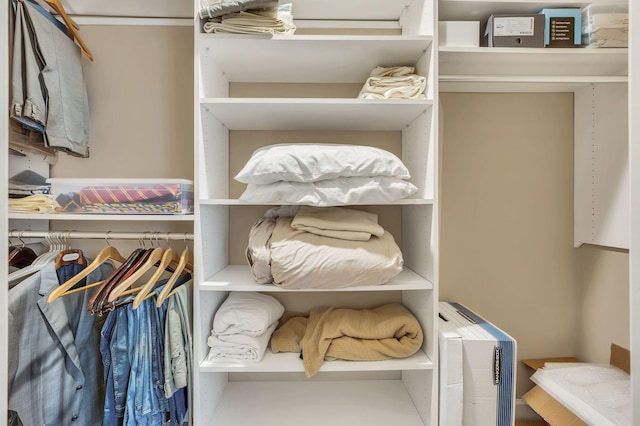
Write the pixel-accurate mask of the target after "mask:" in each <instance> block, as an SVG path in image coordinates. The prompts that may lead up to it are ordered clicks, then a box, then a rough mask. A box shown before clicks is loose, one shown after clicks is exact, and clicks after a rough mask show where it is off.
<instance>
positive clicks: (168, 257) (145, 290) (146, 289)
mask: <svg viewBox="0 0 640 426" xmlns="http://www.w3.org/2000/svg"><path fill="white" fill-rule="evenodd" d="M179 262H180V256H179V255H178V252H176V251H175V250H173V249H171V248H168V249H167V250H165V251H164V255H163V256H162V260H160V264H159V265H158V269H157V270H156V271H155V273H154V274H153V275H152V276H151V278H149V280H148V281H147V282H146V283H145V284H144V285H143V286H142V287H138V288H137V290H139V291H138V292H137V293H138V294H136V297H135V299H133V309H137V308H138V306H140V304H141V303H142V302H143V301H144V300H145V299H148V298H149V297H151V296H152V295H154V294H155V292H153V291H151V290H152V289H153V286H154V285H155V284H156V283H157V282H158V279H159V278H160V276H161V275H162V274H163V273H164V272H165V271H166V269H167V266H169V265H170V264H172V263H173V264H179Z"/></svg>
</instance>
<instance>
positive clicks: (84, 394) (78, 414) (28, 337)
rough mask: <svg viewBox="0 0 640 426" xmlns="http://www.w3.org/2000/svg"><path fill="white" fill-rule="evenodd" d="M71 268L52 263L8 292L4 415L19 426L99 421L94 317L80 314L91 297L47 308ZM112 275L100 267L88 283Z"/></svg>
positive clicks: (75, 296)
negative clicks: (6, 411) (6, 405)
mask: <svg viewBox="0 0 640 426" xmlns="http://www.w3.org/2000/svg"><path fill="white" fill-rule="evenodd" d="M77 267H78V266H77V265H66V266H63V267H61V268H60V269H58V270H56V268H55V264H54V262H49V263H48V264H46V265H45V266H44V267H43V268H42V269H41V270H40V271H39V272H36V273H34V274H33V275H31V276H30V277H28V278H26V279H25V280H24V281H22V282H21V283H20V284H18V285H16V286H15V287H13V288H12V289H10V290H9V296H8V298H9V300H8V303H9V323H8V329H9V341H10V342H11V345H10V346H9V348H8V352H9V409H11V410H14V411H15V412H16V413H17V414H18V416H19V417H20V419H21V420H22V422H23V423H24V424H25V425H73V424H78V425H98V424H100V422H101V420H102V410H101V408H102V401H103V399H104V397H103V390H102V389H103V388H102V365H101V362H100V352H99V346H98V343H99V341H98V338H99V337H98V336H99V333H98V328H97V323H96V321H97V317H94V316H92V315H90V314H89V312H87V310H86V306H87V303H88V301H89V297H90V296H91V292H87V291H84V292H79V293H75V294H71V295H68V296H66V297H63V298H59V299H57V300H55V301H53V302H52V303H47V297H48V295H49V293H50V292H51V291H53V290H54V289H55V288H56V287H58V285H59V284H60V283H61V282H64V281H65V280H66V279H68V278H70V277H71V276H73V275H75V273H76V271H77ZM112 271H113V266H112V265H110V264H108V263H105V264H103V265H101V266H100V267H99V268H98V269H96V270H95V271H93V272H92V273H91V274H90V275H89V277H88V280H89V282H96V281H101V280H104V279H105V278H106V277H107V276H109V274H110V273H111V272H112Z"/></svg>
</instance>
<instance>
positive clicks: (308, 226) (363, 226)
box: [291, 206, 384, 241]
mask: <svg viewBox="0 0 640 426" xmlns="http://www.w3.org/2000/svg"><path fill="white" fill-rule="evenodd" d="M291 227H292V228H293V229H295V230H298V231H306V232H310V233H312V234H315V235H322V236H325V237H331V238H340V239H343V240H351V241H368V240H369V239H370V238H371V235H375V236H376V237H381V236H382V234H384V228H383V227H382V226H380V225H378V215H377V214H375V213H369V212H366V211H363V210H355V209H348V208H344V207H323V208H315V207H309V206H301V207H300V211H299V212H298V214H296V215H295V217H294V218H293V222H291Z"/></svg>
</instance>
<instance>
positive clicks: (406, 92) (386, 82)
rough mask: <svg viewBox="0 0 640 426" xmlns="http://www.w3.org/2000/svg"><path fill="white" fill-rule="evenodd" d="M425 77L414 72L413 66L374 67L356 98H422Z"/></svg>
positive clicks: (425, 86)
mask: <svg viewBox="0 0 640 426" xmlns="http://www.w3.org/2000/svg"><path fill="white" fill-rule="evenodd" d="M426 88H427V79H426V77H423V76H421V75H417V74H414V68H413V67H390V68H384V67H376V68H374V69H373V71H371V74H370V77H369V78H368V79H367V81H366V82H365V84H364V86H363V87H362V90H361V91H360V94H359V95H358V98H361V99H418V98H424V97H425V96H424V91H425V90H426Z"/></svg>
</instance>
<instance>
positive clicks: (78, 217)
mask: <svg viewBox="0 0 640 426" xmlns="http://www.w3.org/2000/svg"><path fill="white" fill-rule="evenodd" d="M9 219H22V220H71V221H91V220H93V221H145V222H150V221H157V222H193V215H192V214H184V215H164V214H162V215H160V214H153V215H151V214H129V215H125V214H85V213H79V214H73V213H50V214H38V213H28V214H27V213H9Z"/></svg>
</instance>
